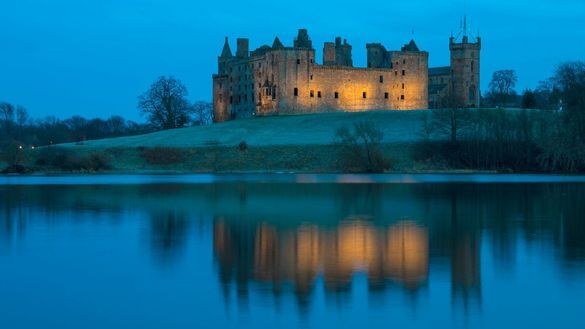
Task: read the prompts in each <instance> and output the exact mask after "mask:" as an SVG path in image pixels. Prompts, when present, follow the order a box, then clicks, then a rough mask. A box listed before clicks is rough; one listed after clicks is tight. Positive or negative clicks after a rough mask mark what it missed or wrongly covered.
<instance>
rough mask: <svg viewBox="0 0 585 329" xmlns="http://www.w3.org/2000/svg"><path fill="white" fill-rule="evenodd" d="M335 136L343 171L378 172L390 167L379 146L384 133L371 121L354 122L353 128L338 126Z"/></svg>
mask: <svg viewBox="0 0 585 329" xmlns="http://www.w3.org/2000/svg"><path fill="white" fill-rule="evenodd" d="M335 137H336V139H337V141H338V145H339V150H340V154H339V155H340V158H341V159H340V165H341V169H342V170H343V171H346V172H367V173H378V172H384V171H385V170H386V169H389V168H390V161H389V160H388V159H387V158H386V157H384V154H383V152H382V149H381V147H380V143H381V142H382V140H383V138H384V134H383V132H382V131H381V130H380V129H378V128H377V127H376V126H375V125H374V124H373V123H371V122H358V123H355V124H354V126H353V130H352V129H350V128H348V127H342V128H339V129H338V130H337V131H336V133H335Z"/></svg>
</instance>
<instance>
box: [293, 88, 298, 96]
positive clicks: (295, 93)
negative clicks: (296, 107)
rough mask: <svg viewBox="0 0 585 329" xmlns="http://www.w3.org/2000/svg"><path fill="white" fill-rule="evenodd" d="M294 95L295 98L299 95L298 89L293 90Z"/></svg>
mask: <svg viewBox="0 0 585 329" xmlns="http://www.w3.org/2000/svg"><path fill="white" fill-rule="evenodd" d="M294 95H295V96H298V95H299V88H295V90H294Z"/></svg>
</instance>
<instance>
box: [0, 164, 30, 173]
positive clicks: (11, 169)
mask: <svg viewBox="0 0 585 329" xmlns="http://www.w3.org/2000/svg"><path fill="white" fill-rule="evenodd" d="M29 172H30V170H29V169H28V168H26V167H25V166H23V165H18V164H13V165H10V166H8V167H6V168H4V169H2V171H0V173H2V174H26V173H29Z"/></svg>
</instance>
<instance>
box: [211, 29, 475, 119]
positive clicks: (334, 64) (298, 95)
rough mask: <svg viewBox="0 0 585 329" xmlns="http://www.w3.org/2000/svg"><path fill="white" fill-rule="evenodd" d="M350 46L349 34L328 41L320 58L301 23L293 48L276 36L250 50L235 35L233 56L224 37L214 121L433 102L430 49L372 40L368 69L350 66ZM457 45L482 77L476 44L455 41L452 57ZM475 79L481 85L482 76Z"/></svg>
mask: <svg viewBox="0 0 585 329" xmlns="http://www.w3.org/2000/svg"><path fill="white" fill-rule="evenodd" d="M351 51H352V47H351V45H350V44H348V43H347V40H343V42H342V41H341V38H339V37H338V38H336V40H335V42H326V43H325V44H324V47H323V60H322V63H323V64H317V61H316V59H315V49H314V48H313V44H312V41H311V39H310V38H309V34H308V32H307V30H304V29H301V30H299V32H298V35H297V37H296V38H295V40H294V41H293V47H286V46H284V45H283V44H282V42H281V41H280V40H279V39H278V37H277V38H275V40H274V42H273V44H272V46H267V45H265V46H262V47H260V48H258V49H256V50H254V51H251V52H250V51H249V41H248V39H237V49H236V53H235V55H233V54H232V51H231V49H230V45H229V43H228V39H227V38H226V40H225V44H224V47H223V50H222V53H221V55H220V56H219V58H218V73H217V74H214V75H213V107H214V120H215V121H216V122H222V121H226V120H231V119H237V118H244V117H251V116H255V115H275V114H295V113H317V112H327V111H348V112H351V111H368V110H413V109H426V108H428V106H429V86H431V87H433V84H429V69H428V56H429V54H428V53H427V52H425V51H421V50H419V48H418V47H417V45H416V44H415V42H414V41H412V40H411V41H410V42H409V43H408V44H406V45H405V46H404V47H402V48H401V49H400V50H396V51H388V50H386V48H385V47H384V46H383V45H381V44H379V43H373V44H368V45H367V57H368V67H367V68H355V67H353V60H352V55H351ZM454 51H457V54H460V53H461V55H460V56H459V55H458V57H456V59H457V60H456V61H455V63H456V65H469V62H470V61H471V62H472V63H473V60H471V58H474V56H477V60H476V61H475V63H476V64H477V74H478V78H479V51H478V50H477V55H475V54H474V53H473V51H471V50H469V51H468V50H467V48H465V47H464V48H463V49H462V50H461V49H459V48H457V47H456V46H455V44H454V45H453V49H452V58H453V53H454ZM459 58H461V60H462V62H461V64H459V63H460V61H459ZM452 63H453V60H452ZM465 74H467V71H465V70H453V73H452V74H450V76H451V80H450V81H451V83H453V81H456V80H457V79H461V78H462V76H463V75H465ZM474 78H475V77H474ZM457 81H458V80H457ZM475 81H477V82H478V81H479V79H477V80H475ZM469 83H470V82H468V81H467V80H465V81H464V82H463V83H457V84H454V85H456V86H457V88H459V89H461V88H464V87H467V88H468V87H469V86H468V84H469ZM474 86H475V87H476V88H477V89H476V90H477V91H478V92H479V83H477V84H475V85H474ZM459 89H457V90H459Z"/></svg>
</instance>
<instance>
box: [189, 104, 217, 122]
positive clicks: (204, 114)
mask: <svg viewBox="0 0 585 329" xmlns="http://www.w3.org/2000/svg"><path fill="white" fill-rule="evenodd" d="M192 112H193V124H194V125H196V126H202V125H207V124H211V123H212V122H213V104H211V103H208V102H196V103H195V104H193V106H192Z"/></svg>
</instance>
